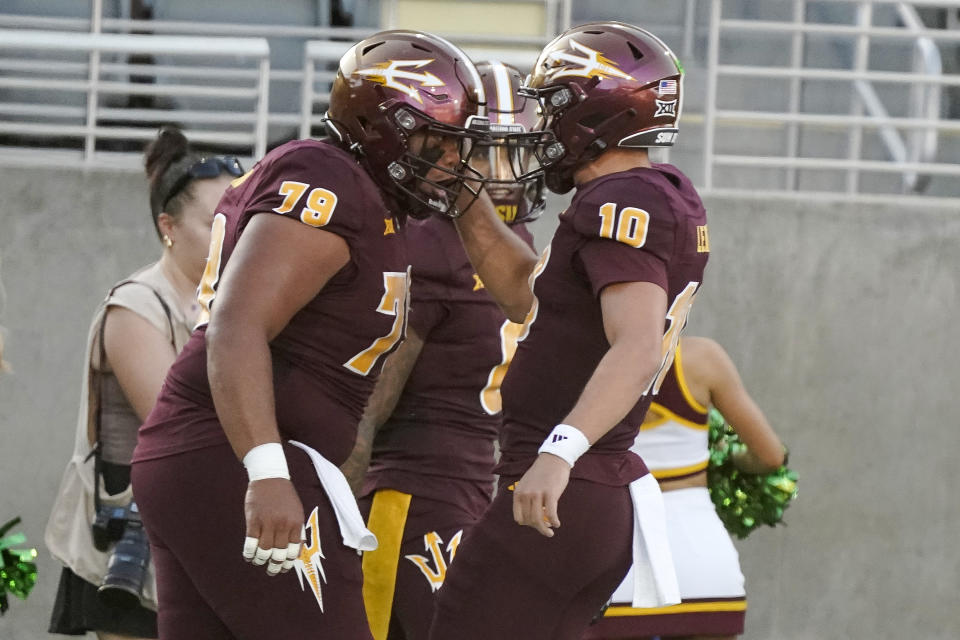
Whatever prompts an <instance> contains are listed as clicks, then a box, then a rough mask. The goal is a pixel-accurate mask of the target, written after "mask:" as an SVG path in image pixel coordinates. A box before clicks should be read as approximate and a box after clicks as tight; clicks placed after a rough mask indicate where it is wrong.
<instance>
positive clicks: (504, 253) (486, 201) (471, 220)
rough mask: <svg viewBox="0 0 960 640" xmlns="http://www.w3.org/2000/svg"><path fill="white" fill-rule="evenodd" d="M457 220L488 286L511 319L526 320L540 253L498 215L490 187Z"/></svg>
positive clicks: (473, 263) (467, 249)
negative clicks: (535, 251) (534, 273)
mask: <svg viewBox="0 0 960 640" xmlns="http://www.w3.org/2000/svg"><path fill="white" fill-rule="evenodd" d="M456 224H457V231H458V232H459V233H460V240H461V241H462V242H463V246H464V248H465V249H466V251H467V256H469V258H470V263H471V264H472V265H473V268H474V269H476V271H477V275H479V276H480V279H481V280H483V284H484V287H486V289H487V291H489V292H490V295H492V296H493V299H494V300H496V301H497V304H499V305H500V308H501V309H503V312H504V313H505V314H506V315H507V317H508V318H510V320H512V321H514V322H517V323H522V322H523V321H524V319H525V318H526V317H527V312H528V311H530V306H531V305H532V304H533V292H532V291H531V290H530V283H529V279H530V273H531V272H532V271H533V268H534V265H536V263H537V255H536V253H534V251H533V249H531V248H530V247H529V246H527V243H525V242H524V241H523V240H521V239H520V237H519V236H517V234H515V233H514V232H512V231H510V229H509V227H507V225H506V224H504V223H503V221H502V220H500V218H499V217H497V214H496V212H495V210H494V208H493V203H492V202H491V201H490V196H488V195H487V192H486V191H482V192H481V193H480V197H479V198H477V200H476V201H475V202H474V203H473V205H471V206H470V207H469V208H468V209H467V211H466V213H464V214H463V215H462V216H461V217H459V218H457V221H456Z"/></svg>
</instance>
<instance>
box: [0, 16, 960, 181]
mask: <svg viewBox="0 0 960 640" xmlns="http://www.w3.org/2000/svg"><path fill="white" fill-rule="evenodd" d="M783 1H784V0H780V2H781V3H782V2H783ZM785 1H787V2H789V3H790V7H791V8H792V11H791V12H790V13H792V17H791V18H789V19H787V20H780V21H775V20H752V19H751V20H744V19H732V18H731V17H724V15H723V6H724V3H722V0H706V2H707V3H708V8H709V9H710V11H709V17H708V19H705V18H707V16H705V15H704V14H703V12H701V13H700V18H701V19H700V21H699V23H698V21H697V19H696V18H697V7H698V5H697V2H696V0H686V3H685V10H684V13H683V16H684V18H683V25H682V27H681V25H678V28H682V29H683V31H684V32H685V37H684V40H683V44H682V46H683V48H684V49H690V50H691V52H692V50H693V43H694V36H695V34H696V32H697V29H699V28H700V27H702V26H707V27H709V38H708V47H707V53H706V58H707V60H706V66H705V68H702V69H700V72H702V73H705V75H706V79H707V96H706V99H705V101H704V107H703V108H704V111H703V115H702V116H700V114H697V113H691V112H690V111H689V110H687V111H685V113H684V121H685V122H686V123H687V124H688V125H689V124H693V125H694V126H695V125H696V123H697V122H698V121H699V120H700V119H701V117H702V121H703V125H704V135H703V136H702V137H701V138H700V139H701V141H702V144H703V158H704V160H703V168H704V172H703V178H702V180H700V181H699V184H700V186H702V187H706V188H707V189H717V188H720V189H723V188H727V187H730V186H734V187H736V186H743V184H742V180H740V177H739V176H734V178H736V179H731V175H733V174H734V173H737V170H738V169H740V170H742V169H749V170H750V171H753V170H755V169H756V170H758V172H759V171H760V170H763V176H764V184H763V187H762V188H763V189H764V190H771V188H770V185H775V186H776V187H777V188H779V189H782V190H784V191H792V190H797V189H803V190H805V191H809V190H811V189H812V188H813V189H814V190H816V189H815V188H814V187H811V180H810V177H811V176H815V175H816V174H818V173H823V172H824V171H827V170H829V171H832V172H833V174H834V175H836V174H840V175H841V177H842V178H843V184H841V185H839V186H837V185H834V186H831V187H829V188H825V189H820V190H825V191H830V190H833V191H843V192H846V193H847V194H850V195H854V196H855V195H857V194H858V193H865V192H869V191H870V190H871V189H874V190H876V189H875V184H876V183H877V180H878V177H879V176H887V179H886V180H885V181H884V185H885V186H884V188H885V189H886V190H887V191H889V185H890V184H891V183H895V184H902V185H903V189H902V190H903V191H907V192H911V191H918V190H919V189H921V188H922V187H923V186H924V184H925V183H926V182H927V180H928V179H929V178H930V177H931V176H960V165H958V164H955V163H950V162H944V161H942V160H941V161H939V162H938V161H937V153H938V147H937V141H938V137H940V136H944V137H945V138H946V139H947V140H949V142H951V143H952V142H953V141H955V140H956V139H957V136H958V134H960V121H958V120H956V119H945V118H941V114H940V110H941V104H940V103H941V102H942V96H941V92H942V91H943V88H944V87H957V86H960V75H957V74H944V73H943V72H942V70H941V69H940V66H941V65H939V64H938V62H937V58H938V53H939V52H938V48H939V47H940V46H942V45H945V44H946V45H951V44H952V43H960V32H958V31H957V30H956V29H954V30H941V29H928V28H925V27H923V25H922V23H921V22H920V21H919V20H918V19H916V14H915V13H913V12H912V6H911V5H913V4H922V5H929V6H938V7H946V6H949V7H955V8H960V0H941V1H940V2H934V1H931V2H922V3H921V2H916V3H904V2H894V1H893V0H873V1H872V2H871V1H867V0H822V1H821V0H818V1H817V2H815V3H814V2H809V3H808V2H806V1H805V0H785ZM94 4H95V5H96V4H97V2H96V1H95V2H94ZM771 4H773V3H771ZM830 4H835V5H846V6H847V7H849V8H852V9H854V13H855V14H856V18H855V19H854V21H853V22H851V23H850V24H834V23H825V22H811V21H810V20H811V18H810V14H812V13H814V12H813V11H811V10H810V9H809V8H810V6H822V5H830ZM553 6H554V7H555V8H557V9H559V16H558V18H557V21H556V23H557V27H558V28H560V27H563V26H565V22H566V21H569V19H570V13H569V9H570V4H569V2H568V1H567V0H554V2H553ZM700 6H701V8H702V7H703V5H700ZM767 6H769V5H767V4H766V3H764V7H767ZM878 7H883V8H884V10H886V11H887V13H886V14H884V15H885V16H887V17H889V15H890V14H891V12H892V11H897V12H899V16H900V22H901V23H902V24H903V26H881V25H875V24H873V22H875V17H876V15H877V13H878V12H879V11H880V10H879V9H878ZM781 14H782V12H781ZM92 15H93V17H92V18H91V19H89V20H87V19H73V18H44V17H38V16H13V15H9V14H0V138H2V139H0V155H3V154H4V151H3V148H4V147H3V145H4V144H6V145H8V146H9V145H10V144H16V142H15V140H16V139H18V138H27V139H29V140H31V144H33V145H34V146H39V147H40V148H41V149H43V150H45V151H46V152H47V155H46V156H45V157H47V158H48V160H46V161H45V162H47V163H53V164H75V163H76V162H77V158H79V159H80V160H82V161H83V162H85V163H87V164H90V163H110V164H111V165H113V166H119V164H123V162H126V163H127V164H128V165H129V167H128V168H133V167H135V166H137V165H138V162H136V161H135V160H134V158H136V157H137V154H136V153H108V152H107V151H106V149H105V147H106V146H107V145H108V144H110V143H116V142H124V141H126V142H130V141H140V142H141V143H142V142H143V141H145V140H147V139H149V138H150V137H152V136H153V135H154V134H155V126H154V125H153V124H152V123H157V122H160V121H175V122H178V123H181V124H183V125H185V126H186V128H187V130H188V135H189V136H190V137H191V139H193V140H196V141H198V142H203V143H210V144H215V145H234V146H246V147H247V148H248V149H249V151H250V153H251V154H252V155H253V156H254V157H259V156H261V155H262V154H263V153H264V151H265V149H266V148H267V146H268V144H269V141H270V140H271V138H272V139H274V140H279V139H283V137H285V136H290V135H294V134H296V133H297V132H299V134H300V135H301V136H305V135H310V134H311V133H319V132H320V131H319V129H318V125H319V123H320V117H321V114H322V112H323V111H324V110H325V107H326V102H327V100H328V98H329V86H330V83H331V82H332V80H333V78H334V76H335V69H336V63H337V61H338V60H339V58H340V56H341V55H342V54H343V53H344V52H345V51H346V50H347V49H348V48H349V46H350V45H351V43H353V42H356V41H357V40H358V39H361V38H362V37H364V36H366V35H368V34H369V33H371V32H372V31H373V29H357V28H344V27H322V26H321V27H310V26H293V25H254V24H211V23H206V22H204V23H191V22H185V21H152V20H151V21H143V20H127V19H112V18H109V19H108V18H103V17H102V16H99V15H96V14H92ZM38 25H43V26H46V27H47V28H56V29H60V30H62V31H58V32H50V31H47V32H30V31H26V30H24V29H23V27H26V26H38ZM4 26H15V27H17V28H16V29H12V30H3V29H2V27H4ZM85 30H93V31H94V32H95V33H92V34H91V33H85V32H84V31H85ZM132 30H142V31H146V32H150V33H151V34H152V35H127V34H124V33H97V32H102V31H121V32H128V31H132ZM171 33H178V34H181V35H178V36H172V35H167V34H171ZM183 34H193V35H183ZM201 34H202V35H201ZM224 34H233V35H235V36H236V35H252V34H257V35H259V36H263V37H258V38H237V37H221V36H223V35H224ZM211 36H215V37H211ZM264 37H271V38H279V37H283V38H299V39H301V40H303V41H304V42H305V45H304V48H303V52H304V54H303V59H302V64H301V66H300V68H292V69H291V68H288V69H276V68H272V67H271V66H270V62H269V54H270V51H269V47H268V45H267V42H266V40H265V39H264ZM764 38H766V39H767V41H768V42H769V40H770V39H771V38H780V39H781V44H780V45H778V47H779V48H780V49H783V50H784V53H785V56H786V58H787V60H786V62H784V55H780V56H779V58H778V60H779V62H780V63H782V64H780V65H779V66H773V65H763V64H762V63H761V62H758V60H762V57H757V56H753V57H750V56H748V57H747V58H746V62H747V64H741V63H740V62H743V60H739V61H738V60H733V59H731V57H730V50H731V49H734V50H735V49H736V45H738V44H740V45H741V49H742V48H743V46H742V43H739V42H738V41H741V40H742V41H751V42H752V41H753V40H754V39H757V40H762V39H764ZM455 40H456V41H457V42H458V44H462V45H463V46H464V48H465V49H466V50H467V52H468V53H469V54H470V55H471V57H473V58H474V59H477V60H481V59H489V58H498V59H501V60H504V61H506V62H511V63H513V64H516V65H517V66H519V67H521V68H523V67H526V66H529V65H530V64H531V63H532V62H533V60H534V58H535V56H536V53H537V51H538V49H539V47H540V46H542V44H543V43H544V42H545V41H546V39H545V38H537V37H533V38H531V37H502V38H499V39H498V38H495V37H491V36H489V35H476V36H475V37H470V36H457V37H456V38H455ZM824 40H826V41H827V42H831V41H832V42H836V41H840V42H841V43H842V45H843V46H841V47H840V49H841V53H844V52H849V55H848V56H847V57H849V58H850V60H848V61H847V62H848V64H847V66H846V68H837V67H836V66H834V67H830V68H826V67H816V66H811V63H810V62H809V61H808V60H807V58H808V57H809V56H808V54H809V52H810V51H811V50H813V49H814V48H815V47H817V46H820V44H821V43H822V42H823V41H824ZM878 43H899V45H900V46H902V47H911V48H912V50H913V51H914V52H915V54H914V55H916V56H917V59H916V60H915V61H914V67H913V68H914V71H913V72H910V71H908V70H896V71H893V70H886V69H884V70H881V69H876V68H872V67H870V66H869V65H868V62H869V60H870V56H868V55H867V53H868V52H869V51H871V48H872V47H876V46H877V44H878ZM678 44H679V43H678ZM844 47H845V48H844ZM821 48H822V47H821ZM46 54H49V56H52V57H56V56H60V59H59V60H50V59H49V57H45V55H46ZM132 54H137V55H147V56H153V57H154V59H151V60H148V61H145V62H139V61H135V60H131V59H129V58H128V56H129V55H132ZM198 55H202V56H203V59H198V58H197V57H196V56H198ZM845 55H846V54H844V55H835V56H834V58H841V59H842V58H844V57H845ZM64 56H66V57H67V59H63V58H64ZM71 56H72V57H71ZM191 56H194V58H193V59H191ZM905 59H909V58H905ZM238 60H242V61H243V62H242V63H238ZM734 62H738V63H737V64H734ZM917 69H922V70H920V71H918V70H917ZM731 79H733V80H735V81H737V82H741V83H744V82H756V81H760V82H762V83H764V84H765V85H774V84H775V83H780V85H781V86H782V87H783V92H782V94H783V95H782V97H783V99H784V102H783V103H782V104H780V106H774V107H771V105H770V104H763V105H759V104H754V103H752V102H751V101H750V100H749V99H747V100H745V101H744V100H741V101H740V103H739V104H731V100H730V98H731V94H733V96H734V97H736V93H737V92H736V90H731V89H730V87H729V86H728V85H726V84H724V85H723V90H722V91H721V90H720V86H721V85H720V83H721V81H724V82H727V81H729V80H731ZM278 83H280V84H284V83H285V84H287V85H288V87H289V86H290V85H293V86H294V87H296V89H297V93H298V95H299V99H295V100H294V102H295V104H293V105H290V104H287V105H285V106H284V107H283V108H284V109H285V110H282V111H280V110H277V107H275V106H274V110H273V111H272V112H271V111H270V110H269V108H268V107H270V106H273V105H272V103H271V102H270V101H269V99H268V97H267V96H268V94H269V93H270V91H269V90H268V89H275V87H276V85H277V84H278ZM818 83H819V84H820V85H830V86H833V87H840V88H842V90H844V91H846V92H848V93H849V94H850V99H849V100H847V101H846V102H843V103H842V104H841V105H840V106H839V107H837V105H836V104H833V105H832V107H833V109H832V111H823V110H819V111H817V110H812V109H810V108H809V106H808V105H806V104H805V103H806V102H807V101H808V98H809V97H810V95H811V85H814V84H818ZM271 84H273V85H274V86H273V87H271ZM890 87H899V88H900V89H899V90H900V92H901V93H902V94H903V95H904V96H906V95H908V94H909V96H910V97H909V103H910V105H911V106H910V108H909V109H906V110H905V109H902V108H899V106H902V105H896V104H894V105H890V104H888V103H885V102H884V100H889V96H890V91H889V88H890ZM768 90H769V89H768ZM22 96H26V97H22ZM130 96H134V97H138V96H139V97H143V98H156V99H165V100H167V101H168V104H167V105H163V107H170V108H163V107H160V106H156V105H153V106H150V105H147V106H138V105H133V106H131V105H130V104H129V98H130ZM122 98H125V99H127V102H128V104H121V105H118V104H107V103H106V101H109V100H113V101H114V102H116V101H117V100H118V99H122ZM718 99H719V104H718ZM900 102H901V103H903V102H906V100H903V99H901V100H900ZM784 104H785V105H786V106H785V108H784V106H783V105H784ZM891 114H894V115H891ZM278 127H280V128H279V129H278ZM278 132H279V134H278ZM771 132H772V133H771ZM814 133H819V134H824V133H826V134H828V135H829V136H832V137H833V138H834V139H841V138H842V140H843V143H844V144H843V146H842V149H840V150H837V149H833V150H830V149H826V150H825V149H824V148H820V147H817V146H815V145H811V144H809V143H808V142H807V141H808V139H809V137H810V136H811V134H814ZM754 134H756V135H757V136H759V137H764V136H765V137H766V138H773V139H775V140H776V141H777V144H775V145H767V146H766V147H765V148H759V147H757V145H753V146H751V145H750V144H744V141H745V140H748V139H750V138H751V136H753V135H754ZM64 138H66V139H68V142H69V144H68V145H66V146H68V147H69V148H70V149H71V151H70V152H69V153H66V154H65V152H63V151H58V149H59V148H62V147H63V146H64V144H63V142H62V139H64ZM11 140H13V141H14V142H11ZM36 140H41V141H42V140H47V141H49V142H50V144H49V145H44V144H42V142H41V143H36ZM78 141H79V142H78ZM688 145H689V143H687V145H685V146H688ZM21 146H22V145H21ZM827 146H829V145H827ZM20 151H22V148H21V149H19V150H18V152H20ZM811 153H812V155H811ZM831 154H832V155H831ZM40 155H42V153H40ZM825 155H826V157H824V156H825ZM118 158H119V159H120V160H122V162H119V163H118V162H117V159H118ZM750 171H744V172H741V173H750ZM718 172H719V176H718ZM771 172H773V173H771ZM891 175H895V176H896V177H897V178H898V179H897V180H896V181H891V180H890V179H889V176H891ZM738 181H739V182H738ZM813 182H814V183H816V181H813ZM943 182H944V181H943V180H942V178H941V180H940V184H941V185H942V184H943ZM750 188H754V187H753V186H751V187H750ZM881 190H883V189H881ZM950 192H951V193H954V192H955V191H953V190H951V191H950Z"/></svg>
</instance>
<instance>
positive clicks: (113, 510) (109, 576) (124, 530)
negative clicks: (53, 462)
mask: <svg viewBox="0 0 960 640" xmlns="http://www.w3.org/2000/svg"><path fill="white" fill-rule="evenodd" d="M114 542H115V543H116V545H115V546H114V548H113V552H112V553H111V554H110V559H109V561H108V562H107V573H106V575H105V576H104V577H103V583H102V584H101V585H100V588H99V589H98V590H97V598H98V599H99V600H100V602H102V603H103V604H105V605H107V606H110V607H116V608H122V609H131V608H133V607H136V606H137V605H139V604H140V594H141V593H142V591H143V583H144V580H145V579H146V576H147V566H148V565H149V563H150V544H149V542H148V541H147V532H146V530H145V529H144V528H143V522H142V521H141V520H140V511H139V510H138V509H137V503H136V502H131V503H130V504H127V505H124V506H119V507H108V506H101V507H100V509H99V510H98V511H97V514H96V518H95V519H94V523H93V543H94V546H96V548H97V549H98V550H100V551H106V550H107V549H109V548H110V544H111V543H114Z"/></svg>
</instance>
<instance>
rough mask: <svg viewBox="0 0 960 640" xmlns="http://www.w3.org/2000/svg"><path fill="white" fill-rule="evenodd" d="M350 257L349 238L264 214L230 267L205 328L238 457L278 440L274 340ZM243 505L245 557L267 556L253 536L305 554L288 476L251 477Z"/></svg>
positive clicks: (275, 549)
mask: <svg viewBox="0 0 960 640" xmlns="http://www.w3.org/2000/svg"><path fill="white" fill-rule="evenodd" d="M349 259H350V251H349V249H348V247H347V243H346V241H345V240H344V239H343V238H341V237H340V236H337V235H335V234H332V233H329V232H327V231H323V230H320V229H309V230H308V229H304V227H303V225H302V223H300V222H298V221H296V220H293V219H291V218H285V217H281V216H274V215H270V214H261V215H257V216H254V217H253V219H252V220H251V221H250V223H249V224H248V225H247V228H246V230H245V231H244V234H243V236H242V237H241V239H240V241H239V242H238V243H237V247H236V249H235V250H234V252H233V255H232V256H231V257H230V262H228V263H227V266H226V267H225V268H224V272H223V278H222V279H221V282H220V287H219V288H218V291H217V299H216V303H215V304H214V306H213V309H212V313H211V316H210V325H209V327H208V328H207V335H206V340H207V375H208V376H209V378H210V390H211V392H212V394H213V401H214V405H215V406H216V409H217V417H218V418H219V419H220V423H221V425H223V431H224V433H225V434H226V436H227V439H228V440H229V441H230V445H231V446H232V447H233V451H234V453H236V455H237V457H238V458H243V457H244V455H246V453H247V452H248V451H249V450H250V449H252V448H253V447H255V446H258V445H261V444H266V443H270V442H280V434H279V431H278V428H277V419H276V414H275V405H274V396H273V367H272V361H271V356H270V348H269V343H270V341H271V340H273V338H275V337H276V336H277V334H278V333H280V331H281V330H282V329H283V328H284V327H285V326H286V325H287V323H288V322H289V321H290V319H291V318H292V317H293V315H294V314H295V313H296V312H297V311H299V310H300V309H301V308H302V307H303V306H304V305H306V304H307V303H308V302H309V301H310V300H312V299H313V298H314V297H315V296H316V295H317V294H318V293H319V292H320V290H321V289H323V287H324V285H326V283H327V281H328V280H329V279H330V278H331V277H333V275H334V274H335V273H336V272H337V271H338V270H340V269H341V268H342V267H343V266H344V265H345V264H347V261H348V260H349ZM320 418H321V419H322V417H320ZM244 507H245V508H244V511H245V516H246V522H247V531H246V533H247V540H246V542H245V544H244V557H245V558H248V559H253V561H254V563H256V564H263V563H264V561H265V560H263V559H260V558H251V556H253V552H254V550H253V549H252V548H251V549H248V548H247V547H248V546H249V543H250V542H251V541H252V542H253V543H254V544H255V545H256V546H257V547H258V549H257V550H256V552H257V553H261V550H263V551H265V552H266V553H267V554H268V555H271V554H276V553H279V554H280V555H286V557H287V558H288V559H290V554H291V551H290V549H291V547H293V548H294V550H295V551H296V552H297V553H299V551H298V550H297V549H298V546H296V547H295V546H294V545H299V544H300V537H301V531H302V527H303V521H304V513H303V504H302V503H301V502H300V497H299V496H298V495H297V492H296V489H295V488H294V486H293V484H292V483H291V482H290V481H289V480H286V479H284V478H276V477H273V478H264V479H261V480H255V481H253V482H250V483H249V484H248V485H247V494H246V499H245V504H244ZM248 553H249V554H250V555H247V554H248ZM271 557H273V556H272V555H271ZM294 557H295V556H294ZM275 561H276V559H275V558H274V559H272V560H271V563H270V564H268V565H267V572H268V574H269V575H275V573H276V571H275V569H276V568H278V567H279V565H278V564H274V563H275ZM271 568H273V569H271Z"/></svg>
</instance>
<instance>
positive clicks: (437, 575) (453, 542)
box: [405, 529, 463, 591]
mask: <svg viewBox="0 0 960 640" xmlns="http://www.w3.org/2000/svg"><path fill="white" fill-rule="evenodd" d="M462 537H463V529H460V531H457V532H456V533H455V534H454V535H453V537H452V538H450V542H449V543H447V554H448V557H449V558H450V562H453V557H454V556H455V555H457V547H459V546H460V538H462ZM442 544H443V538H441V537H440V534H438V533H437V532H436V531H431V532H430V533H428V534H426V535H424V536H423V546H424V549H426V550H427V551H428V552H429V553H430V556H431V557H430V558H426V557H425V556H420V555H416V554H411V555H409V556H405V557H406V559H407V560H409V561H410V562H412V563H413V564H415V565H417V568H418V569H420V571H422V572H423V575H424V576H425V577H426V578H427V582H429V583H430V590H431V591H436V590H437V589H439V588H440V587H441V586H443V580H444V578H446V577H447V567H448V566H449V564H448V563H447V561H446V560H445V559H444V557H443V551H442V550H441V548H440V545H442ZM431 559H432V560H433V564H434V566H436V568H437V569H436V571H434V569H433V568H432V567H431V566H430V560H431Z"/></svg>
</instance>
